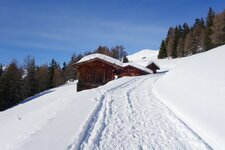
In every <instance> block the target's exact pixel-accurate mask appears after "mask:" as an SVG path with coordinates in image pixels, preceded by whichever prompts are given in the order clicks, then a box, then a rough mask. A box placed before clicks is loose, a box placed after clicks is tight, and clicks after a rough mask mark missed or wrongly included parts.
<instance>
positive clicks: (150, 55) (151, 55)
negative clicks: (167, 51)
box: [127, 49, 158, 61]
mask: <svg viewBox="0 0 225 150" xmlns="http://www.w3.org/2000/svg"><path fill="white" fill-rule="evenodd" d="M157 55H158V50H149V49H144V50H140V51H139V52H137V53H134V54H132V55H129V56H127V58H128V60H129V61H138V60H145V59H156V58H157Z"/></svg>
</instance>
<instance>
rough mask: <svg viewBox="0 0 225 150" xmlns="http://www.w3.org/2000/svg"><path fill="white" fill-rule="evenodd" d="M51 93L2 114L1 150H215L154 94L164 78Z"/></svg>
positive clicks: (125, 80)
mask: <svg viewBox="0 0 225 150" xmlns="http://www.w3.org/2000/svg"><path fill="white" fill-rule="evenodd" d="M161 75H162V74H159V75H148V76H141V77H124V78H121V79H118V80H114V81H112V82H109V83H108V84H106V85H104V86H101V87H99V88H96V89H91V90H85V91H81V92H75V90H76V89H75V88H76V83H68V84H66V85H64V86H61V87H58V88H55V89H51V90H48V91H45V92H43V93H40V94H39V95H36V96H34V97H33V98H30V99H27V100H26V101H24V102H23V103H21V104H20V105H18V106H15V107H13V108H11V109H8V110H6V111H4V112H0V133H1V134H0V147H1V149H2V150H18V149H20V150H31V149H32V150H40V149H41V150H49V149H54V150H62V149H67V150H76V149H112V150H114V149H211V147H210V146H209V145H208V144H207V143H205V142H204V141H203V140H202V139H201V138H200V137H199V136H198V135H197V134H195V133H194V132H193V131H192V130H191V129H190V128H189V127H188V126H186V125H185V124H184V123H183V122H182V121H181V120H180V119H179V118H177V117H176V116H175V115H174V114H173V112H171V111H170V110H169V109H167V107H166V106H165V105H163V104H162V103H161V102H160V101H159V100H157V99H155V98H154V96H153V95H152V94H151V90H152V87H153V85H154V83H155V81H156V80H157V79H158V78H159V77H160V76H161Z"/></svg>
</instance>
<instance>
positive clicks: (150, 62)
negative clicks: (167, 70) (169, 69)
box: [146, 61, 160, 69]
mask: <svg viewBox="0 0 225 150" xmlns="http://www.w3.org/2000/svg"><path fill="white" fill-rule="evenodd" d="M152 63H154V64H155V65H156V66H157V67H158V68H159V69H160V67H159V65H158V64H157V63H155V62H154V61H149V62H148V63H147V65H146V67H147V66H148V65H150V64H152Z"/></svg>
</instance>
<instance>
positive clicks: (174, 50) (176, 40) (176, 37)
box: [172, 27, 182, 58]
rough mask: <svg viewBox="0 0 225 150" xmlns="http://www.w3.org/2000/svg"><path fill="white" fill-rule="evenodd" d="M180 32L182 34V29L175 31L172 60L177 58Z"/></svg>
mask: <svg viewBox="0 0 225 150" xmlns="http://www.w3.org/2000/svg"><path fill="white" fill-rule="evenodd" d="M180 32H182V29H181V28H180V29H179V28H178V27H176V28H175V30H174V41H173V51H172V58H177V44H178V40H179V38H180V34H181V33H180Z"/></svg>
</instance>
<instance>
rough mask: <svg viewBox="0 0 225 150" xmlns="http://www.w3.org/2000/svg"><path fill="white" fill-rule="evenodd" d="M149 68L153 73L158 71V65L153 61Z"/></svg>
mask: <svg viewBox="0 0 225 150" xmlns="http://www.w3.org/2000/svg"><path fill="white" fill-rule="evenodd" d="M147 68H148V69H150V70H152V71H153V73H156V69H157V66H156V65H154V64H153V63H152V64H150V65H148V66H147Z"/></svg>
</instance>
